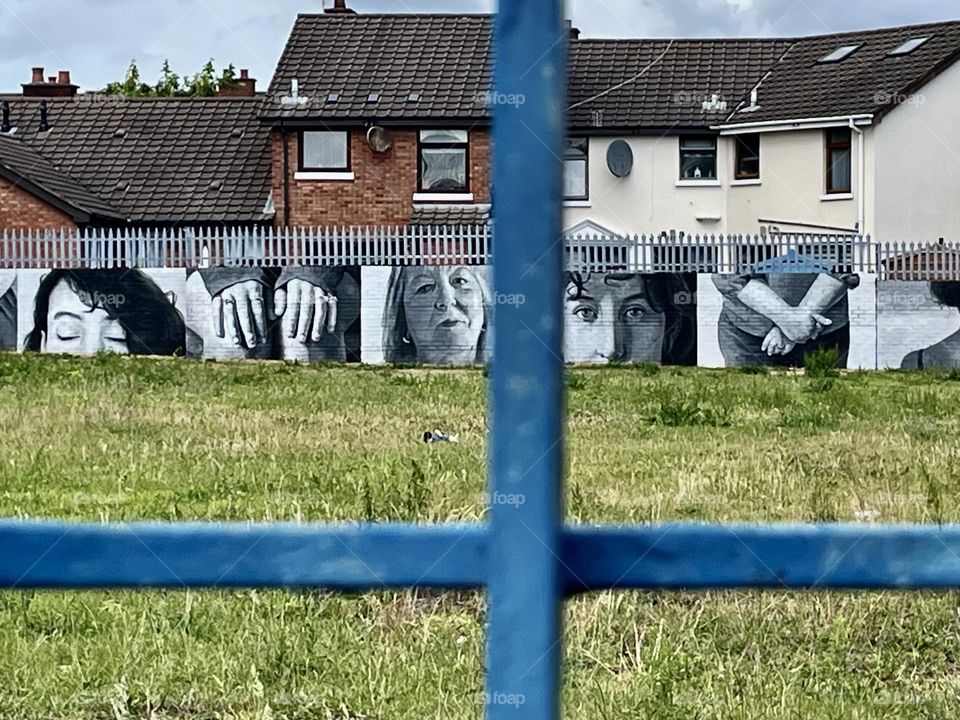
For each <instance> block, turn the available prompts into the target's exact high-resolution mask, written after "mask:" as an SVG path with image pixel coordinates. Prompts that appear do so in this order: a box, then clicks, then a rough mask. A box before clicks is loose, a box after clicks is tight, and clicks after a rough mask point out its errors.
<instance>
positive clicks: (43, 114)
mask: <svg viewBox="0 0 960 720" xmlns="http://www.w3.org/2000/svg"><path fill="white" fill-rule="evenodd" d="M49 129H50V123H48V122H47V101H46V100H41V101H40V132H46V131H47V130H49Z"/></svg>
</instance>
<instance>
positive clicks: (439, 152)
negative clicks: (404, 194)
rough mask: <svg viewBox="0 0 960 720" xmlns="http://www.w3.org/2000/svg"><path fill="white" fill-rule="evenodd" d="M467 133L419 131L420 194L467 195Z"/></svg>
mask: <svg viewBox="0 0 960 720" xmlns="http://www.w3.org/2000/svg"><path fill="white" fill-rule="evenodd" d="M469 139H470V137H469V134H468V132H467V131H466V130H421V131H420V181H419V191H420V192H433V193H465V192H468V187H469V183H468V175H467V167H468V164H467V163H468V154H469Z"/></svg>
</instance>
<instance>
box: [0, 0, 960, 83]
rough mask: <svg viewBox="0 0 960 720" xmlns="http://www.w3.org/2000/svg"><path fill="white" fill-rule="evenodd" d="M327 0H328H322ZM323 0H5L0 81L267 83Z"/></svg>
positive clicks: (817, 23) (943, 4) (643, 11)
mask: <svg viewBox="0 0 960 720" xmlns="http://www.w3.org/2000/svg"><path fill="white" fill-rule="evenodd" d="M327 1H328V2H330V1H331V0H327ZM348 4H349V5H350V7H353V8H355V9H357V10H359V11H361V12H439V11H444V12H488V11H490V10H492V8H493V5H494V1H493V0H348ZM321 7H322V2H321V0H162V1H161V0H42V1H39V2H38V1H37V0H0V48H3V51H2V53H0V91H11V90H16V89H19V86H20V83H23V82H26V81H28V80H29V78H30V68H31V67H33V66H41V65H42V66H44V67H45V68H46V69H47V71H48V72H47V74H48V75H49V74H54V73H53V71H56V70H60V69H69V70H71V71H72V72H73V80H74V82H76V83H77V84H79V85H81V86H82V87H84V88H88V89H93V88H98V87H102V86H103V85H105V84H106V83H107V82H108V81H110V80H115V79H120V78H121V77H122V76H123V73H124V70H125V68H126V66H127V64H128V63H129V62H130V59H131V58H136V59H137V60H138V62H139V64H140V67H141V69H142V71H143V75H144V77H145V79H146V80H149V81H150V82H153V81H154V80H155V79H156V77H157V76H158V75H159V70H160V65H161V64H162V62H163V60H164V58H169V59H170V62H171V64H172V65H173V69H174V71H176V72H178V73H180V74H181V75H183V74H187V73H190V74H192V73H194V72H196V71H197V70H198V69H199V68H200V67H201V66H202V65H203V63H204V62H206V61H207V60H208V59H209V58H211V57H212V58H214V59H215V61H216V63H217V65H218V67H219V66H224V65H227V64H229V63H231V62H232V63H234V64H235V65H236V66H237V67H249V68H251V71H252V74H253V76H254V77H256V78H258V79H259V80H260V81H261V87H266V84H267V83H268V81H269V78H270V75H271V73H272V71H273V68H274V65H275V64H276V61H277V58H278V57H279V55H280V52H281V51H282V49H283V44H284V41H285V40H286V37H287V34H288V33H289V30H290V27H291V26H292V24H293V21H294V18H295V17H296V15H297V13H299V12H316V11H318V10H319V9H321ZM568 8H570V12H571V14H572V16H573V19H574V22H575V23H576V25H577V26H578V27H580V28H581V30H582V31H583V33H584V36H585V37H623V36H627V35H629V36H636V37H664V36H689V37H713V36H766V35H797V34H810V33H830V32H840V31H843V30H854V29H860V28H867V27H880V26H885V25H900V24H908V23H919V22H929V21H935V20H945V19H955V18H960V6H958V5H957V0H911V1H909V2H908V1H907V0H568Z"/></svg>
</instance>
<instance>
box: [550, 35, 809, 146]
mask: <svg viewBox="0 0 960 720" xmlns="http://www.w3.org/2000/svg"><path fill="white" fill-rule="evenodd" d="M790 43H791V41H790V40H783V39H776V40H577V41H575V42H572V43H571V45H570V70H569V81H568V82H569V88H570V89H569V96H570V110H569V111H568V114H569V120H568V122H569V124H570V126H571V127H573V128H589V127H594V126H596V124H597V122H598V120H599V121H600V122H602V125H603V126H610V127H640V128H656V129H661V128H662V129H666V128H671V127H674V126H677V127H681V128H682V127H707V126H709V125H712V124H715V123H716V122H718V121H721V120H723V119H724V118H725V117H726V116H727V115H729V113H730V111H731V110H732V109H733V108H734V107H736V105H737V103H738V102H739V101H740V99H741V98H743V96H744V95H746V94H749V92H750V89H751V88H752V87H753V86H754V85H755V84H756V82H757V80H758V79H759V78H761V77H762V76H763V74H764V72H766V70H767V69H768V68H769V67H770V66H772V65H773V64H774V63H775V62H776V61H777V60H778V59H779V58H780V56H781V55H783V53H784V52H786V50H787V48H789V47H790ZM714 96H717V101H718V105H716V106H715V107H714V109H706V110H705V109H704V102H705V101H706V102H710V101H712V100H713V97H714ZM724 102H725V103H726V109H723V107H724V106H723V105H722V104H720V103H724ZM597 112H600V113H602V118H597V117H596V116H595V113H597Z"/></svg>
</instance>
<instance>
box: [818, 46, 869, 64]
mask: <svg viewBox="0 0 960 720" xmlns="http://www.w3.org/2000/svg"><path fill="white" fill-rule="evenodd" d="M859 49H860V45H844V46H842V47H838V48H837V49H836V50H834V51H833V52H832V53H830V54H829V55H824V56H823V57H822V58H820V59H819V60H817V62H819V63H838V62H840V61H842V60H846V59H847V58H848V57H850V56H851V55H853V54H854V53H855V52H856V51H857V50H859Z"/></svg>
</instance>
